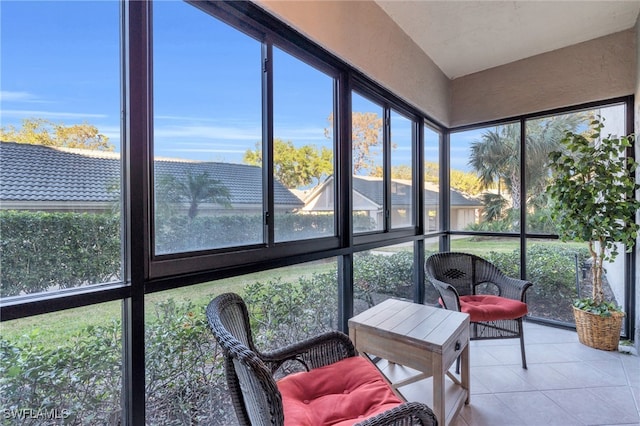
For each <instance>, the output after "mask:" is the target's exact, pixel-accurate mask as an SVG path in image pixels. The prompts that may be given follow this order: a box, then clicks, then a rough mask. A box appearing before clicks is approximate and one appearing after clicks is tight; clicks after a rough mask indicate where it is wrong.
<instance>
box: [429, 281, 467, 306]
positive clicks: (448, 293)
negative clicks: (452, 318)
mask: <svg viewBox="0 0 640 426" xmlns="http://www.w3.org/2000/svg"><path fill="white" fill-rule="evenodd" d="M427 281H429V282H430V283H431V284H432V285H433V286H434V287H435V289H436V290H437V291H438V294H439V295H440V299H441V301H442V303H444V307H445V308H446V309H449V310H450V311H457V312H460V296H459V294H458V292H457V291H456V288H455V287H454V286H452V285H451V284H448V283H445V282H444V281H440V280H438V279H436V278H434V277H432V276H427Z"/></svg>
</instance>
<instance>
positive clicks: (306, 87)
mask: <svg viewBox="0 0 640 426" xmlns="http://www.w3.org/2000/svg"><path fill="white" fill-rule="evenodd" d="M273 55H274V61H273V72H274V77H273V104H274V106H273V109H274V131H273V132H274V157H273V162H274V165H273V167H274V174H275V175H274V187H273V193H274V209H275V239H276V241H290V240H299V239H306V238H317V237H326V236H333V235H335V229H334V228H335V226H334V222H335V219H334V218H335V213H334V209H335V202H334V200H335V194H334V193H335V190H334V189H335V179H334V178H333V163H334V161H333V159H334V155H333V147H334V144H333V134H334V131H333V124H334V120H333V102H334V101H333V87H334V80H333V78H331V77H330V76H328V75H326V74H324V73H322V72H320V71H318V70H317V69H315V68H313V67H311V66H310V65H307V64H305V63H304V62H302V61H300V60H298V59H296V58H294V57H293V56H291V55H289V54H287V53H285V52H283V51H281V50H279V49H277V48H274V49H273ZM310 99H313V102H309V100H310Z"/></svg>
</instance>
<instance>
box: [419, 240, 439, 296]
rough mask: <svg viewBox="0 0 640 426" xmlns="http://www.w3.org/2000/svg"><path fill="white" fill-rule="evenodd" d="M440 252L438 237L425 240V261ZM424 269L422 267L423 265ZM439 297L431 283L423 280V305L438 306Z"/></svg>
mask: <svg viewBox="0 0 640 426" xmlns="http://www.w3.org/2000/svg"><path fill="white" fill-rule="evenodd" d="M439 252H440V237H431V238H425V240H424V258H425V260H426V259H427V258H428V257H429V256H431V255H432V254H435V253H439ZM423 267H424V265H423ZM439 298H440V295H439V294H438V292H437V291H436V289H435V288H434V287H433V285H432V284H431V283H429V282H428V281H427V280H424V303H425V305H433V306H435V305H439V302H438V299H439Z"/></svg>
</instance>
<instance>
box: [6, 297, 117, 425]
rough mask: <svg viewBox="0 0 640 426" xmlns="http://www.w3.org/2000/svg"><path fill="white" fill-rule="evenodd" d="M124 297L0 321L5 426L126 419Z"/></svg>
mask: <svg viewBox="0 0 640 426" xmlns="http://www.w3.org/2000/svg"><path fill="white" fill-rule="evenodd" d="M121 311H122V303H121V302H119V301H117V302H109V303H102V304H97V305H91V306H88V307H84V308H77V309H70V310H66V311H60V312H54V313H50V314H46V315H39V316H34V317H29V318H23V319H19V320H13V321H7V322H3V323H2V331H1V333H0V406H1V407H2V410H3V419H4V422H3V424H16V425H17V424H42V425H45V424H46V425H50V424H91V425H117V424H122V422H123V421H124V420H123V418H122V410H123V407H122V403H121V393H122V325H121V320H120V318H121Z"/></svg>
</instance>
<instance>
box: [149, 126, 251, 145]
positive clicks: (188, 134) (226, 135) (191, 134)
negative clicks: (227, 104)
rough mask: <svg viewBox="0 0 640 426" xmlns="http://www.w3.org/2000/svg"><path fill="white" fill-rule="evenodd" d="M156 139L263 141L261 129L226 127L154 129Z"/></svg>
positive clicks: (170, 127)
mask: <svg viewBox="0 0 640 426" xmlns="http://www.w3.org/2000/svg"><path fill="white" fill-rule="evenodd" d="M153 134H154V136H155V137H156V138H206V139H213V138H215V139H226V140H251V141H258V140H260V139H262V130H261V129H260V128H246V127H224V126H167V127H159V128H156V129H154V132H153Z"/></svg>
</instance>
